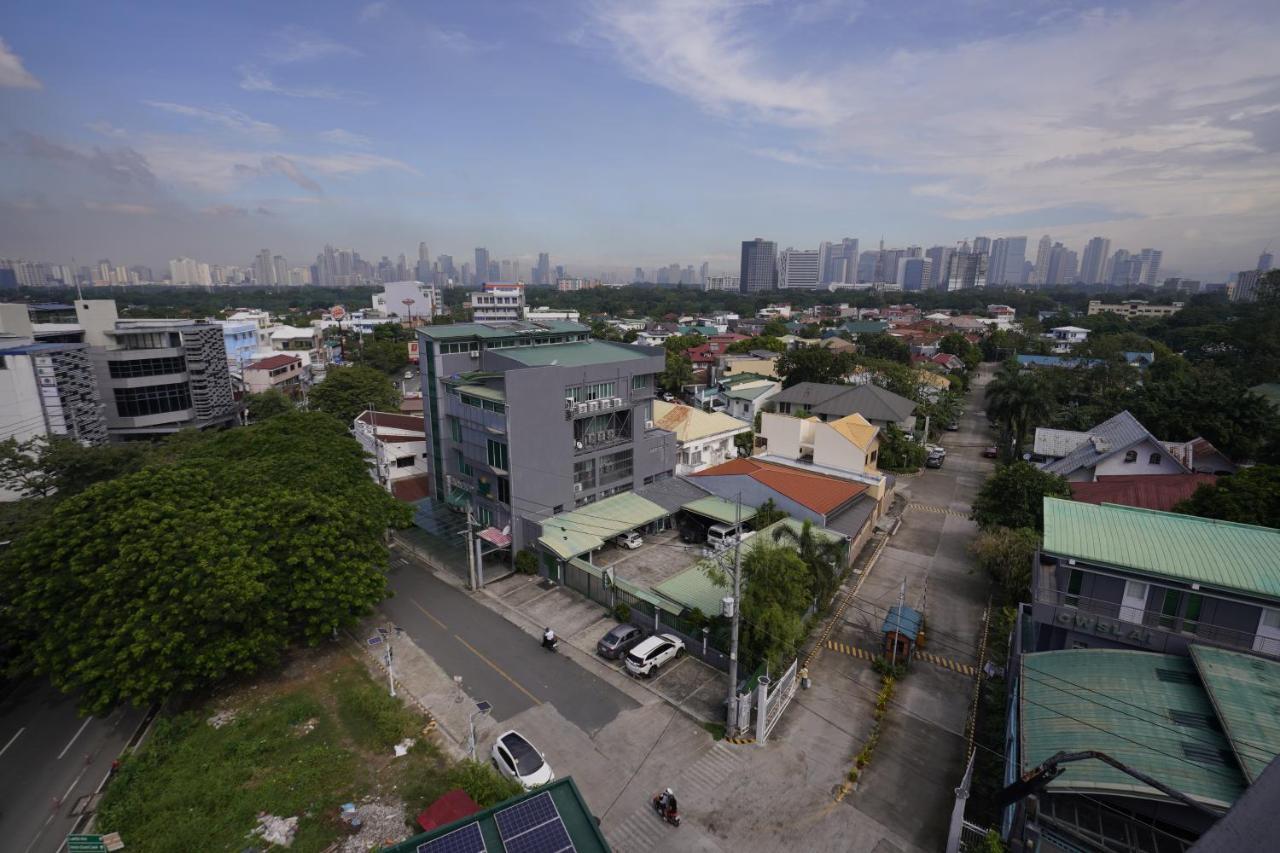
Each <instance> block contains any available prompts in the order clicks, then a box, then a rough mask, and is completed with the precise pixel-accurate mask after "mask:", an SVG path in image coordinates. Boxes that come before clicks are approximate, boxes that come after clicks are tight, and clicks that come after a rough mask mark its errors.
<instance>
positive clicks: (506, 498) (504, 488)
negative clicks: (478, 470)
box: [498, 477, 511, 506]
mask: <svg viewBox="0 0 1280 853" xmlns="http://www.w3.org/2000/svg"><path fill="white" fill-rule="evenodd" d="M498 500H499V501H501V502H502V503H504V504H506V505H507V506H510V505H511V481H510V480H508V479H507V478H506V477H499V478H498Z"/></svg>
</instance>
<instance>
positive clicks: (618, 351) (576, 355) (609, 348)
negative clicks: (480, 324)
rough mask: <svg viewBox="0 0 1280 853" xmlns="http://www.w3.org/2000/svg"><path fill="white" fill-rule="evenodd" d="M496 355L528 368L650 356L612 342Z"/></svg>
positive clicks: (506, 351) (515, 349)
mask: <svg viewBox="0 0 1280 853" xmlns="http://www.w3.org/2000/svg"><path fill="white" fill-rule="evenodd" d="M497 352H498V354H499V355H503V356H505V357H507V358H509V359H512V360H513V361H518V362H520V363H521V364H524V365H528V366H530V367H538V366H543V365H548V364H551V363H552V362H555V363H556V364H558V365H560V366H561V367H581V366H582V365H585V364H613V363H616V362H620V361H635V360H636V359H641V358H649V357H650V353H647V352H645V351H644V350H642V349H639V348H637V347H633V346H628V345H627V344H618V343H613V342H612V341H574V342H572V343H566V344H551V345H550V346H541V347H513V348H511V349H503V350H498V351H497Z"/></svg>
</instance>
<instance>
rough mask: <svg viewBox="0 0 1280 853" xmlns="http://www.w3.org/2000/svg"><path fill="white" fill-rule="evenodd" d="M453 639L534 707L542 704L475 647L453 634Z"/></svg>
mask: <svg viewBox="0 0 1280 853" xmlns="http://www.w3.org/2000/svg"><path fill="white" fill-rule="evenodd" d="M453 638H454V639H455V640H457V641H458V642H459V643H462V645H464V646H466V647H467V648H468V649H470V650H471V653H472V654H474V655H475V656H476V657H478V658H480V660H482V661H484V662H485V663H487V664H489V666H490V667H492V669H493V671H494V672H496V673H498V675H501V676H502V677H503V678H505V679H506V680H507V681H509V682H510V683H511V686H512V687H514V688H515V689H516V690H519V691H520V692H521V693H523V694H524V695H526V696H528V697H529V698H530V699H531V700H532V701H533V704H535V705H541V704H542V700H541V699H539V698H538V697H537V696H534V695H533V694H532V693H530V692H529V691H528V690H525V689H524V687H523V686H522V685H521V684H520V682H518V681H516V680H515V679H514V678H512V677H511V676H509V675H507V674H506V672H504V671H503V669H502V667H500V666H498V665H497V664H496V663H494V662H493V661H491V660H489V659H488V658H487V657H485V656H484V655H483V654H482V653H481V652H480V650H479V649H477V648H476V647H475V646H473V645H471V644H470V643H468V642H467V641H466V640H464V639H462V638H461V637H459V636H458V635H457V634H454V635H453Z"/></svg>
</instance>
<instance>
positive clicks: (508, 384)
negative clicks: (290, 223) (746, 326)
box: [419, 322, 677, 551]
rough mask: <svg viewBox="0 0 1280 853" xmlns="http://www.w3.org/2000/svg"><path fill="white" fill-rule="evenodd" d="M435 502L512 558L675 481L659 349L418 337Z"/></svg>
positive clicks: (507, 326) (520, 336)
mask: <svg viewBox="0 0 1280 853" xmlns="http://www.w3.org/2000/svg"><path fill="white" fill-rule="evenodd" d="M419 345H420V348H419V352H420V359H421V362H420V363H421V365H422V371H423V380H422V381H423V394H424V397H425V405H424V415H425V423H426V426H425V428H426V433H427V448H428V460H429V464H430V468H431V474H432V483H433V490H434V492H435V494H436V495H437V496H438V497H440V498H444V499H447V500H449V501H450V503H453V504H454V505H455V506H458V507H459V508H461V507H463V506H469V507H470V509H471V511H472V512H473V513H474V515H475V517H476V520H477V522H478V523H479V524H480V525H482V526H485V527H489V526H492V527H496V528H498V529H503V528H506V527H508V526H510V533H511V536H512V540H513V541H512V548H513V551H515V550H519V549H520V548H522V547H525V546H526V545H528V544H530V543H532V542H533V540H535V539H536V538H537V537H538V535H540V532H541V529H540V526H539V525H538V521H539V520H541V519H544V518H547V517H548V516H551V515H554V514H556V513H558V512H564V511H568V510H572V509H574V508H576V507H583V506H587V505H589V504H591V503H594V502H595V501H597V500H599V499H601V498H604V497H608V496H609V495H612V494H617V493H619V492H623V491H631V490H634V489H636V488H639V487H641V486H643V485H645V484H646V483H652V482H654V480H655V479H661V478H664V477H668V476H671V473H672V471H673V470H674V468H675V462H676V458H677V448H676V441H675V435H674V434H673V433H670V432H667V431H665V430H660V429H654V428H653V427H652V420H653V414H652V406H653V395H654V388H655V381H656V374H658V373H660V372H661V371H662V370H663V369H664V367H665V354H664V352H663V350H662V349H661V348H655V347H637V346H627V345H624V344H616V343H606V342H603V341H592V340H589V335H588V333H587V329H586V327H585V326H581V325H579V324H577V323H554V322H552V323H493V324H483V323H469V324H460V325H455V326H443V327H432V328H427V329H420V330H419Z"/></svg>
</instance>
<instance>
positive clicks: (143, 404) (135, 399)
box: [115, 382, 191, 418]
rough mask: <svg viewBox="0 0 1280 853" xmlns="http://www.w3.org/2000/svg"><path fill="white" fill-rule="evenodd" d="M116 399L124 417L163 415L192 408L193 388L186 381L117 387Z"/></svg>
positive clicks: (117, 409) (121, 415) (117, 406)
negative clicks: (141, 386)
mask: <svg viewBox="0 0 1280 853" xmlns="http://www.w3.org/2000/svg"><path fill="white" fill-rule="evenodd" d="M115 400H116V411H118V412H119V413H120V417H122V418H138V417H143V416H145V415H163V414H167V413H169V412H179V411H182V410H183V409H189V408H191V389H190V387H188V385H187V383H185V382H178V383H174V384H172V385H150V386H147V387H145V388H116V389H115Z"/></svg>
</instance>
